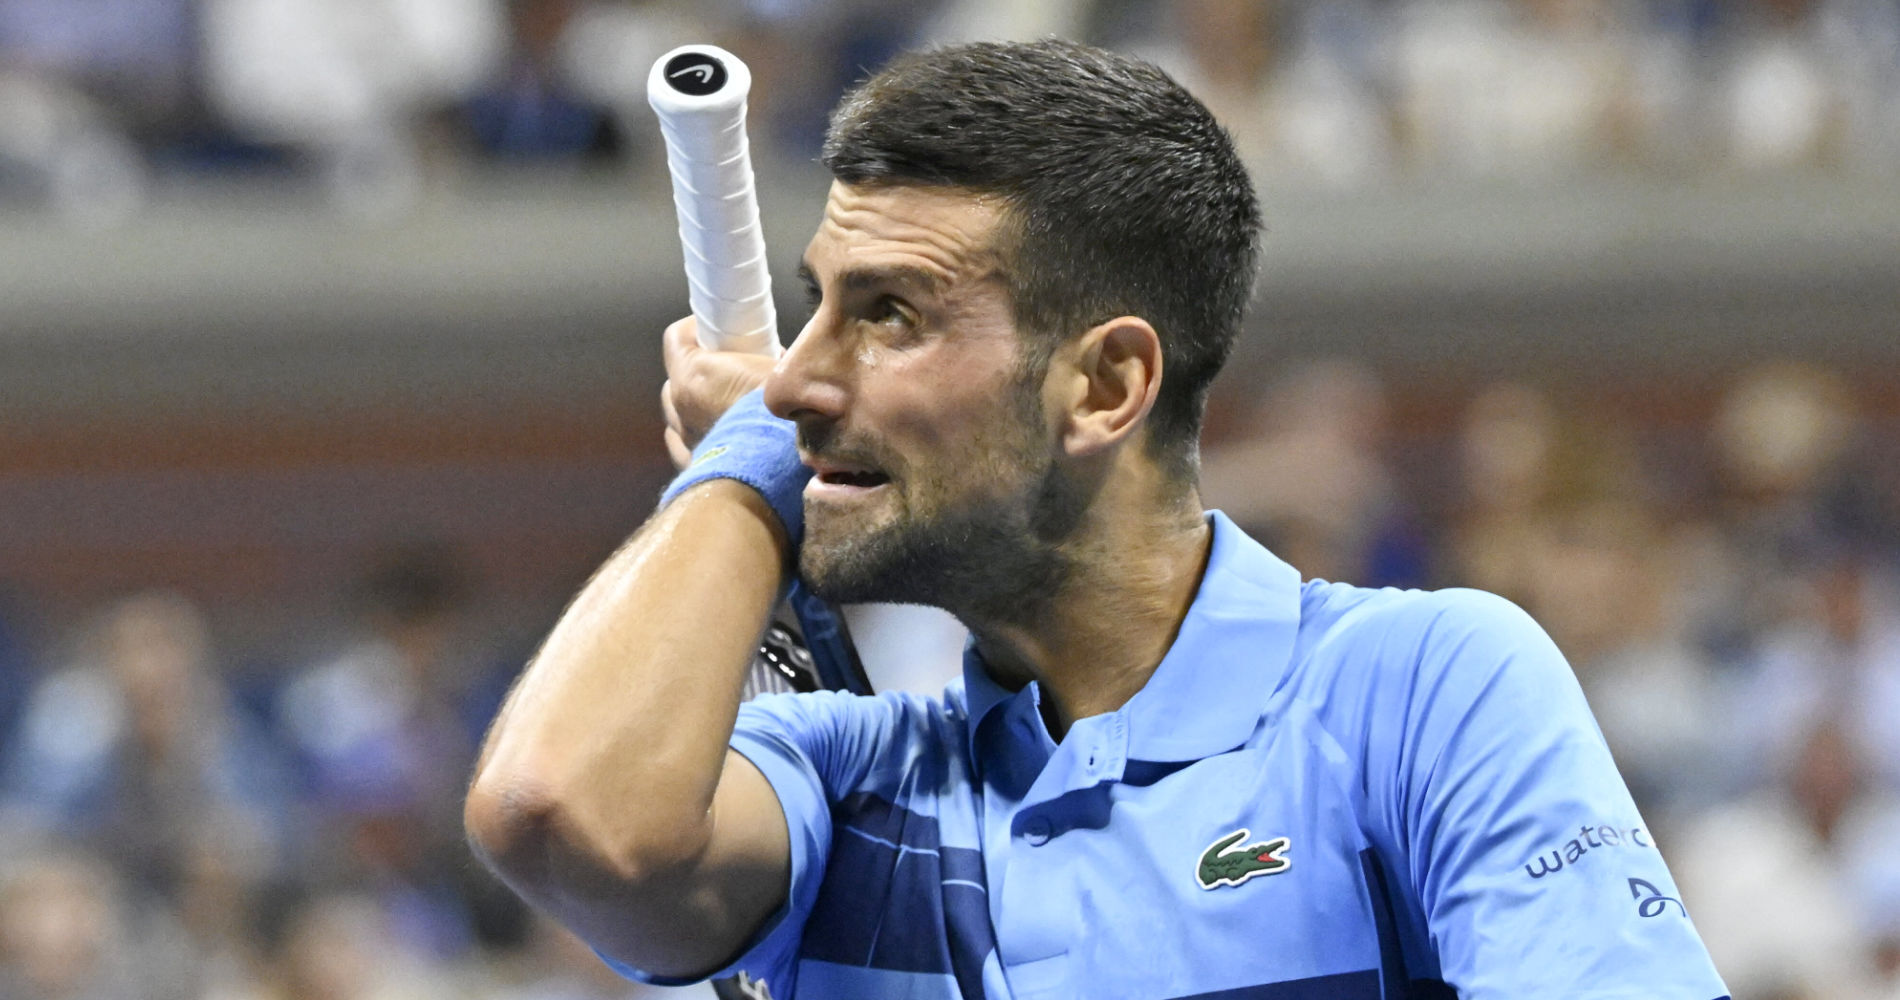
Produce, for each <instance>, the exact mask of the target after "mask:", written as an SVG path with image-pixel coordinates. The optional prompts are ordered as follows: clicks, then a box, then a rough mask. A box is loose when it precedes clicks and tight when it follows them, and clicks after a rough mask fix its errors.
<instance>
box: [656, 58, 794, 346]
mask: <svg viewBox="0 0 1900 1000" xmlns="http://www.w3.org/2000/svg"><path fill="white" fill-rule="evenodd" d="M751 89H752V73H751V71H750V70H748V69H746V65H745V63H743V62H741V61H739V58H738V57H737V56H734V55H733V54H732V53H730V52H727V51H726V50H724V49H722V48H719V47H718V46H715V45H682V46H680V47H679V48H677V49H674V50H673V51H671V52H668V53H667V54H665V55H663V56H661V57H660V58H659V60H658V61H657V62H655V63H654V64H653V69H652V71H651V72H649V73H648V74H647V103H648V104H650V105H652V106H653V112H654V113H655V114H656V115H658V116H659V118H660V133H661V135H662V136H664V137H665V139H666V166H667V170H668V172H669V173H671V174H672V175H673V207H674V208H675V209H676V210H677V212H678V215H679V233H680V246H681V248H682V249H683V250H684V251H685V257H686V282H687V285H688V286H689V289H690V294H691V299H692V306H693V317H694V318H695V319H696V320H698V321H699V342H700V344H701V346H704V347H706V348H709V349H713V350H721V351H745V352H748V353H752V354H764V355H767V356H772V357H776V356H777V355H778V353H779V351H780V350H781V349H782V348H781V345H780V344H779V339H778V317H777V315H776V314H775V313H774V311H773V309H772V279H771V276H770V275H769V274H768V273H767V272H766V267H765V236H764V234H763V233H762V232H761V231H760V229H759V201H758V196H757V194H756V193H755V192H754V189H753V186H752V154H751V151H750V149H749V148H748V147H747V145H746V132H745V109H746V95H747V93H748V92H749V91H750V90H751Z"/></svg>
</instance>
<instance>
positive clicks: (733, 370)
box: [660, 316, 774, 469]
mask: <svg viewBox="0 0 1900 1000" xmlns="http://www.w3.org/2000/svg"><path fill="white" fill-rule="evenodd" d="M663 343H664V344H665V354H666V384H664V385H662V386H660V410H661V411H662V412H663V413H665V414H666V453H667V455H668V456H670V457H671V458H672V459H673V466H674V468H678V469H684V468H686V464H687V463H688V462H691V461H692V459H693V448H694V447H695V446H697V445H698V444H699V439H700V438H703V437H705V436H706V432H707V431H708V430H711V429H712V425H713V424H714V423H715V422H717V421H718V420H719V417H720V415H721V414H723V413H725V412H726V410H727V409H728V408H729V407H731V406H732V404H733V403H734V402H735V401H737V400H738V398H739V397H740V396H743V395H745V394H746V393H748V392H751V391H752V390H754V389H757V388H758V387H759V386H761V385H764V384H765V379H766V376H768V375H770V374H771V373H772V365H773V364H774V362H773V360H772V359H771V358H768V357H766V356H765V355H762V354H740V353H737V352H735V351H709V350H707V349H706V348H704V347H701V346H699V324H698V323H696V322H694V320H693V318H692V317H691V316H688V317H686V318H685V319H682V320H680V321H678V322H676V323H674V324H673V325H671V326H669V327H667V328H666V337H665V339H664V341H663Z"/></svg>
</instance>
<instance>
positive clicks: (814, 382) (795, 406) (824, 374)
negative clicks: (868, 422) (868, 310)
mask: <svg viewBox="0 0 1900 1000" xmlns="http://www.w3.org/2000/svg"><path fill="white" fill-rule="evenodd" d="M827 323H828V317H826V316H825V313H824V310H823V309H822V308H821V309H820V310H819V312H818V313H817V314H814V315H813V316H812V318H811V320H810V321H808V322H807V323H806V324H805V328H804V329H803V330H800V331H799V332H798V336H797V337H795V338H793V339H792V343H791V346H789V347H787V348H785V353H783V354H781V355H779V359H778V364H776V365H775V366H773V368H772V374H771V375H769V376H767V377H766V380H765V406H766V409H769V410H771V411H772V413H773V414H774V415H776V416H779V417H782V418H784V419H786V420H792V421H797V422H799V423H805V422H807V421H812V420H836V419H838V417H840V416H841V415H843V413H844V406H845V402H846V399H847V397H848V395H849V393H848V389H847V386H848V382H847V371H848V368H847V366H846V364H845V363H844V353H845V352H844V351H843V350H842V347H843V345H842V344H841V343H840V342H839V341H840V338H839V337H838V336H837V335H836V333H835V331H832V330H829V329H828V328H827Z"/></svg>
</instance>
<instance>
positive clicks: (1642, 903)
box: [1630, 878, 1689, 917]
mask: <svg viewBox="0 0 1900 1000" xmlns="http://www.w3.org/2000/svg"><path fill="white" fill-rule="evenodd" d="M1630 898H1631V899H1634V900H1636V913H1637V915H1638V916H1644V917H1660V916H1662V915H1663V914H1664V913H1666V912H1668V910H1669V907H1670V904H1672V903H1673V904H1674V905H1675V907H1676V911H1677V912H1678V913H1681V914H1682V915H1683V916H1685V917H1686V916H1688V915H1689V911H1688V909H1686V908H1685V907H1684V906H1683V905H1682V900H1680V899H1677V898H1676V897H1674V896H1665V895H1663V891H1662V890H1661V889H1658V888H1656V887H1655V885H1653V884H1651V883H1649V882H1646V881H1644V880H1642V879H1640V878H1633V879H1630Z"/></svg>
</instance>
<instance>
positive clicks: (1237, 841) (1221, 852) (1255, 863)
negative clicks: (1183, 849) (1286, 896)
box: [1194, 827, 1293, 889]
mask: <svg viewBox="0 0 1900 1000" xmlns="http://www.w3.org/2000/svg"><path fill="white" fill-rule="evenodd" d="M1248 836H1249V833H1248V831H1247V828H1246V827H1241V828H1240V829H1238V830H1235V831H1234V832H1233V833H1230V834H1228V835H1227V836H1225V837H1222V838H1220V839H1219V840H1216V841H1214V842H1213V843H1212V844H1209V845H1208V846H1207V850H1205V851H1202V852H1201V860H1200V864H1198V865H1196V866H1195V868H1194V880H1195V881H1196V882H1198V883H1200V886H1201V888H1203V889H1213V888H1216V887H1218V886H1223V885H1239V884H1240V883H1242V882H1245V881H1247V880H1248V879H1250V878H1253V877H1254V876H1255V875H1278V874H1280V873H1281V872H1283V871H1286V870H1287V869H1288V868H1291V867H1293V862H1292V861H1291V860H1290V859H1288V858H1284V857H1281V856H1280V855H1281V854H1282V853H1284V852H1285V851H1286V849H1287V848H1288V847H1291V846H1292V844H1293V841H1292V840H1291V839H1290V838H1287V837H1275V838H1273V839H1272V840H1265V841H1261V842H1259V843H1256V844H1247V843H1245V842H1246V840H1247V837H1248ZM1243 844H1244V846H1243Z"/></svg>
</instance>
